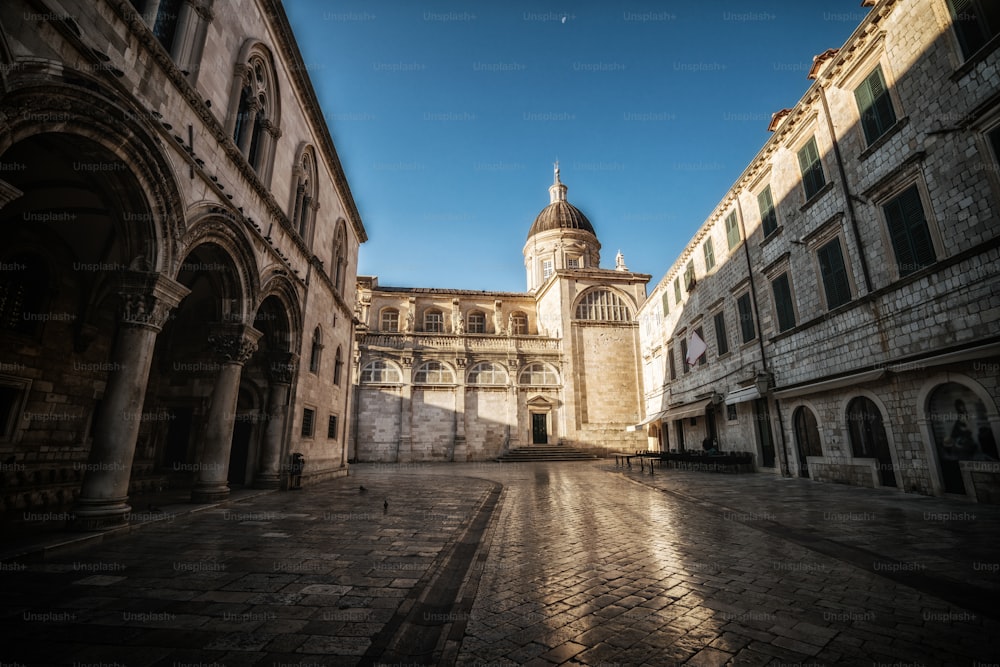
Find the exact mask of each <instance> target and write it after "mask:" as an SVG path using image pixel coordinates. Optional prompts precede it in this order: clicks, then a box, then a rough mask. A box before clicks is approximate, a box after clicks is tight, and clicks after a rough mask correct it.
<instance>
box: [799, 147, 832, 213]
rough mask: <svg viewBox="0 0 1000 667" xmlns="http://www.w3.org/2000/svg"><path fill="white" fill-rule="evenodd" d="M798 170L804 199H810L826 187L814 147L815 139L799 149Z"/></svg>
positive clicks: (817, 151)
mask: <svg viewBox="0 0 1000 667" xmlns="http://www.w3.org/2000/svg"><path fill="white" fill-rule="evenodd" d="M799 170H800V171H801V172H802V186H803V188H805V193H806V199H812V197H813V195H815V194H816V193H817V192H819V191H820V190H821V189H822V187H823V186H824V185H826V177H825V176H824V175H823V163H822V161H820V159H819V148H817V147H816V137H813V138H811V139H810V140H809V141H808V142H807V143H806V145H805V146H803V147H802V148H801V149H799Z"/></svg>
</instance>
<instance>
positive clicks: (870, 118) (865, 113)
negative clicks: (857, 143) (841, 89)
mask: <svg viewBox="0 0 1000 667" xmlns="http://www.w3.org/2000/svg"><path fill="white" fill-rule="evenodd" d="M854 96H855V98H856V99H857V101H858V111H859V112H860V113H861V128H862V129H863V130H864V133H865V141H867V142H868V143H869V144H871V143H872V142H874V141H875V140H876V139H878V138H879V137H881V136H882V135H883V134H885V133H886V131H887V130H888V129H889V128H890V127H892V126H893V124H894V123H895V122H896V112H895V110H894V109H893V108H892V98H891V97H890V96H889V91H888V90H887V89H886V87H885V79H884V78H883V76H882V66H881V65H879V66H878V67H876V68H875V69H874V70H873V71H872V73H871V74H869V75H868V78H867V79H865V80H864V81H863V82H862V83H861V85H860V86H858V89H857V90H855V91H854Z"/></svg>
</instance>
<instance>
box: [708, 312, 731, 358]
mask: <svg viewBox="0 0 1000 667" xmlns="http://www.w3.org/2000/svg"><path fill="white" fill-rule="evenodd" d="M720 322H721V326H720ZM712 324H713V326H714V328H715V352H716V355H717V356H719V357H720V358H721V357H724V356H726V355H728V354H729V329H728V328H727V327H726V311H725V310H719V311H716V312H715V314H713V315H712ZM703 340H704V339H703Z"/></svg>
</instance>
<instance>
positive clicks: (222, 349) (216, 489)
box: [191, 324, 263, 503]
mask: <svg viewBox="0 0 1000 667" xmlns="http://www.w3.org/2000/svg"><path fill="white" fill-rule="evenodd" d="M262 335H263V334H262V332H260V331H257V330H256V329H254V328H253V327H251V326H248V325H245V324H224V325H221V326H219V328H218V329H217V330H216V332H215V333H214V334H212V335H211V336H209V342H210V343H211V344H212V346H213V347H214V348H215V351H216V354H217V355H218V356H219V363H220V364H221V365H222V367H221V368H220V369H219V375H218V376H217V377H216V379H215V389H214V390H213V391H212V402H211V404H210V405H209V408H208V424H207V426H206V427H205V446H204V448H203V450H202V453H201V461H199V463H198V476H197V478H196V479H195V483H194V489H193V490H192V491H191V502H195V503H210V502H215V501H218V500H224V499H225V498H227V497H228V496H229V479H228V478H229V452H230V450H231V449H232V445H233V423H234V422H235V420H236V399H237V398H238V397H239V391H240V375H242V373H243V364H245V363H246V362H247V360H248V359H249V358H250V356H251V355H252V354H253V353H254V352H255V351H256V350H257V341H258V340H260V337H261V336H262Z"/></svg>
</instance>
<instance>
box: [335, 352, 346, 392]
mask: <svg viewBox="0 0 1000 667" xmlns="http://www.w3.org/2000/svg"><path fill="white" fill-rule="evenodd" d="M343 372H344V350H343V348H342V347H341V346H339V345H338V346H337V354H336V355H335V356H334V357H333V383H334V384H335V385H337V386H338V387H339V386H340V374H341V373H343Z"/></svg>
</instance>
